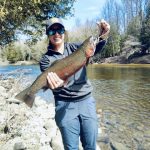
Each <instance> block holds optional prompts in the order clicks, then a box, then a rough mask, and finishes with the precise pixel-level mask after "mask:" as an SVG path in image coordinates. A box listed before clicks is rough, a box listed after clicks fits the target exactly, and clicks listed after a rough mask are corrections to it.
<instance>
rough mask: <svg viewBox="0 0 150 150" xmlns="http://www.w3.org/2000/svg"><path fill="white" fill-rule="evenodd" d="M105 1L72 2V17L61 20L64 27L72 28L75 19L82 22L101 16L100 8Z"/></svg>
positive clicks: (80, 0)
mask: <svg viewBox="0 0 150 150" xmlns="http://www.w3.org/2000/svg"><path fill="white" fill-rule="evenodd" d="M105 2H106V0H77V1H76V2H75V3H74V17H68V18H67V20H63V22H64V25H65V27H66V29H67V30H71V29H73V27H74V26H75V21H76V19H79V20H80V21H81V23H84V22H85V21H86V20H87V19H89V20H92V19H94V18H97V17H101V10H102V7H103V6H104V4H105Z"/></svg>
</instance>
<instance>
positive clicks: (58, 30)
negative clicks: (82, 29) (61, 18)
mask: <svg viewBox="0 0 150 150" xmlns="http://www.w3.org/2000/svg"><path fill="white" fill-rule="evenodd" d="M64 33H65V29H64V27H63V26H61V25H59V24H54V25H52V26H51V27H50V29H49V31H48V37H49V40H50V42H51V44H52V45H54V46H58V45H61V44H63V43H64Z"/></svg>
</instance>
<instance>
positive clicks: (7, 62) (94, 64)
mask: <svg viewBox="0 0 150 150" xmlns="http://www.w3.org/2000/svg"><path fill="white" fill-rule="evenodd" d="M36 64H37V65H38V64H39V63H38V62H37V61H33V60H32V61H17V62H15V63H10V62H9V61H0V66H8V65H14V66H15V65H16V66H17V65H36ZM89 65H90V66H105V67H107V66H108V67H110V66H112V67H115V66H121V67H123V66H126V67H127V66H144V67H150V64H136V63H135V64H134V63H130V64H120V63H92V64H89Z"/></svg>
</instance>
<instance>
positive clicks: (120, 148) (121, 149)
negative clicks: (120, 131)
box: [110, 141, 129, 150]
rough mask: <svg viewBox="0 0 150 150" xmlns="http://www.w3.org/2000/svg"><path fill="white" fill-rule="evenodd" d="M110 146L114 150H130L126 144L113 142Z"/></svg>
mask: <svg viewBox="0 0 150 150" xmlns="http://www.w3.org/2000/svg"><path fill="white" fill-rule="evenodd" d="M110 146H111V148H112V149H113V150H129V149H128V148H127V147H126V146H125V145H124V144H122V143H119V142H116V141H111V142H110Z"/></svg>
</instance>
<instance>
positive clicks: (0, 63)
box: [0, 61, 38, 66]
mask: <svg viewBox="0 0 150 150" xmlns="http://www.w3.org/2000/svg"><path fill="white" fill-rule="evenodd" d="M34 64H38V62H37V61H18V62H16V63H10V62H9V61H0V65H1V66H7V65H34Z"/></svg>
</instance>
